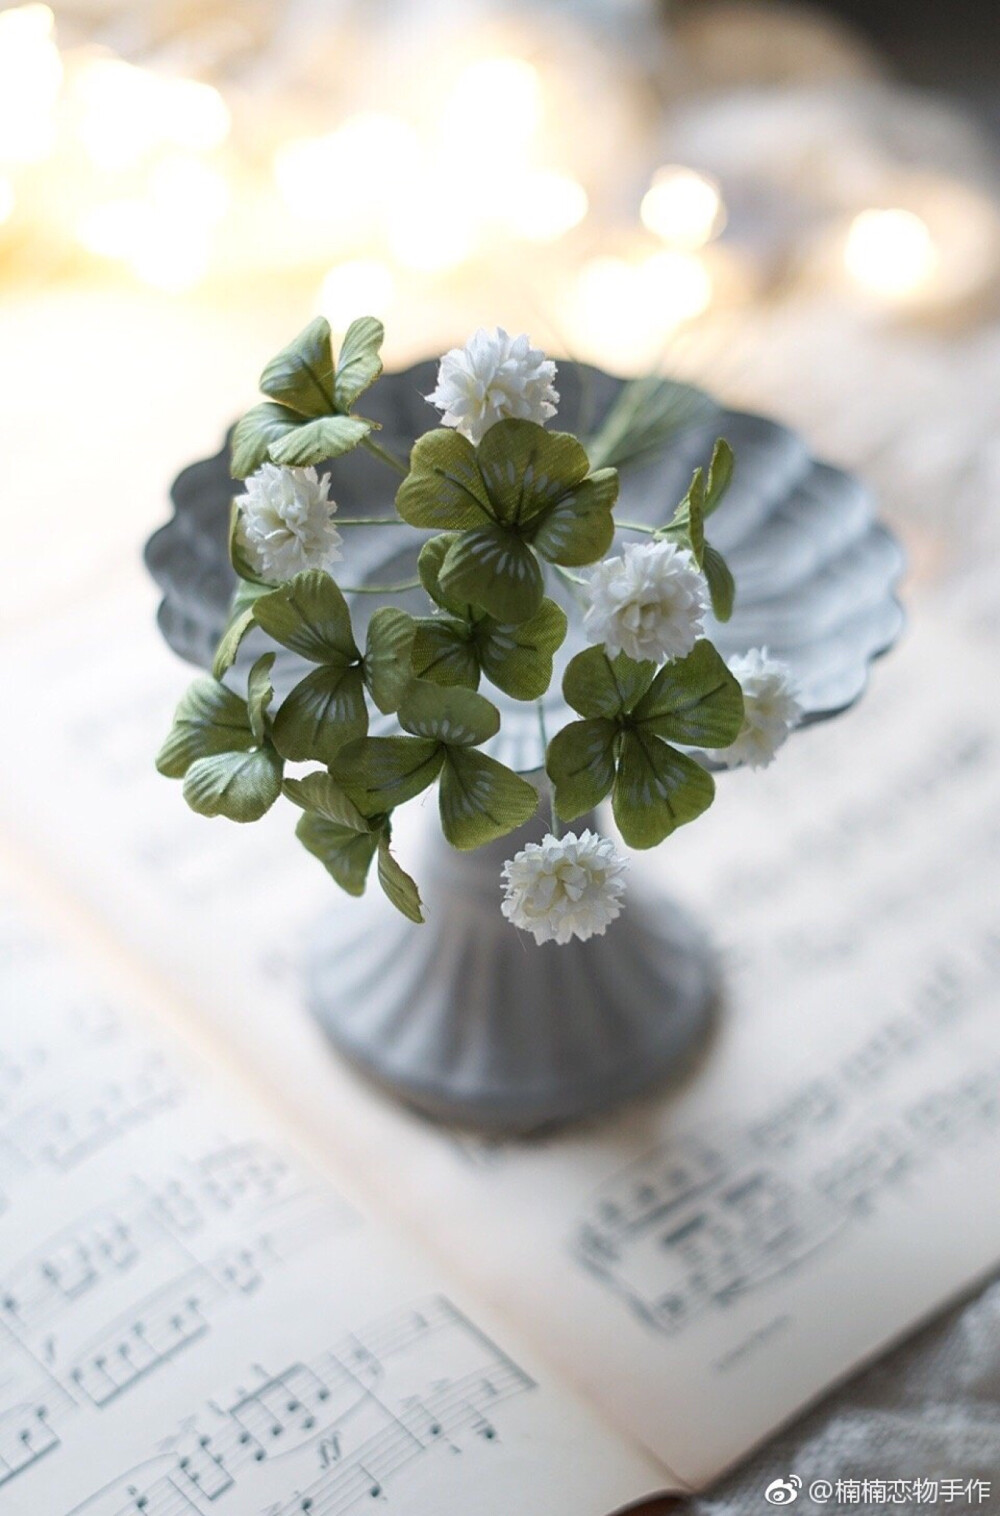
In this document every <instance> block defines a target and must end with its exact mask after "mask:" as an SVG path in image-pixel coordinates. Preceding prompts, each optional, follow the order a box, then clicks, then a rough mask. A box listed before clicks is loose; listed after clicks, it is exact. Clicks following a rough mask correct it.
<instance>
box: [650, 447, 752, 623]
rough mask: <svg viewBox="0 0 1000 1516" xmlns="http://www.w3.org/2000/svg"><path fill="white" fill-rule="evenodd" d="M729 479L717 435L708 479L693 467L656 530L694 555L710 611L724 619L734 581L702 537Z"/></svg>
mask: <svg viewBox="0 0 1000 1516" xmlns="http://www.w3.org/2000/svg"><path fill="white" fill-rule="evenodd" d="M732 478H733V450H732V448H731V447H730V446H729V443H728V442H727V441H726V440H725V438H724V437H720V438H719V440H718V441H717V442H716V444H715V447H714V449H713V450H712V461H711V462H710V464H709V466H708V478H707V479H706V478H705V473H704V470H703V469H701V468H696V469H695V471H694V474H693V475H692V477H691V483H690V485H689V486H688V492H687V494H686V495H685V496H684V499H683V500H682V501H681V503H680V505H679V506H678V507H677V509H676V511H675V512H674V515H673V518H672V520H671V521H670V524H669V525H668V526H666V527H664V528H663V529H662V530H661V531H659V532H657V533H656V535H657V536H658V537H666V538H668V539H670V540H671V541H673V542H678V543H680V545H681V546H682V547H687V548H689V549H690V550H691V552H692V553H693V554H694V557H695V561H696V562H697V564H698V567H699V568H700V569H701V570H702V572H703V573H704V575H705V579H706V581H707V583H708V593H709V595H710V596H711V600H712V610H713V612H714V613H715V616H716V618H717V619H718V620H719V621H728V620H729V618H730V616H731V615H732V614H733V603H734V601H735V599H736V583H735V581H734V579H733V576H732V574H731V572H730V570H729V566H728V564H727V563H726V560H725V559H724V558H723V556H722V554H721V553H720V552H719V551H718V549H717V548H714V547H712V545H711V544H710V543H709V542H706V540H705V519H706V517H708V516H710V515H711V514H712V512H713V511H716V510H718V508H719V506H720V505H721V504H722V498H723V496H724V495H725V493H726V491H727V489H728V488H729V486H730V484H731V482H732Z"/></svg>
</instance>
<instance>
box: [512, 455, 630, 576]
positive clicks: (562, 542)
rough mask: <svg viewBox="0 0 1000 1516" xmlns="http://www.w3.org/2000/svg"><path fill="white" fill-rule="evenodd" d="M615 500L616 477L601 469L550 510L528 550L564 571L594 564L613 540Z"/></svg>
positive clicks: (610, 471) (609, 471) (612, 471)
mask: <svg viewBox="0 0 1000 1516" xmlns="http://www.w3.org/2000/svg"><path fill="white" fill-rule="evenodd" d="M487 435H489V434H487ZM617 499H618V475H617V473H616V472H615V470H614V469H601V470H600V472H599V473H596V474H592V475H591V476H590V478H589V479H584V480H583V481H582V482H581V483H580V484H578V485H576V487H575V488H574V489H572V490H570V491H569V492H568V493H567V494H565V495H563V496H562V498H561V499H560V500H558V501H557V502H556V504H555V505H553V506H552V508H551V510H549V511H548V512H547V514H546V515H545V517H544V518H543V520H542V521H541V524H540V525H539V526H538V528H537V530H536V531H535V532H534V533H533V534H532V535H531V538H530V540H531V543H532V546H533V547H534V548H535V550H536V551H537V552H539V553H541V555H542V557H543V558H547V559H548V560H549V562H550V563H561V564H564V565H566V566H567V567H575V566H578V565H579V564H583V563H595V562H596V561H597V559H598V558H603V557H604V554H605V553H606V552H607V550H608V548H609V547H610V546H611V543H612V540H613V539H614V535H615V523H614V517H613V516H612V514H611V511H612V507H613V506H614V503H615V501H616V500H617Z"/></svg>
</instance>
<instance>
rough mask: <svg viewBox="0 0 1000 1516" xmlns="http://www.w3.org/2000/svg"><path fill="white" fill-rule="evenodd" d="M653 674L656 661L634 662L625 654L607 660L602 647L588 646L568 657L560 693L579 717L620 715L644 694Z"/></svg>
mask: <svg viewBox="0 0 1000 1516" xmlns="http://www.w3.org/2000/svg"><path fill="white" fill-rule="evenodd" d="M655 673H656V664H655V663H648V662H643V663H637V662H636V661H635V659H634V658H630V657H629V656H628V654H627V653H619V654H618V656H617V658H614V659H610V658H609V657H608V655H607V653H606V652H605V651H604V649H603V647H588V648H585V649H584V651H583V652H582V653H577V655H576V657H575V658H572V659H571V660H570V662H569V665H568V667H567V669H566V673H565V674H564V675H563V686H562V687H563V694H564V695H565V697H566V701H567V703H568V704H569V705H571V706H572V707H573V709H574V710H575V711H579V713H580V715H581V716H606V717H615V716H620V715H622V714H623V713H624V712H626V711H629V710H631V709H632V707H633V706H634V705H635V704H636V702H637V701H638V700H639V699H641V697H642V696H643V695H644V694H645V693H646V691H647V690H648V689H649V686H650V685H651V684H652V682H653V676H654V674H655Z"/></svg>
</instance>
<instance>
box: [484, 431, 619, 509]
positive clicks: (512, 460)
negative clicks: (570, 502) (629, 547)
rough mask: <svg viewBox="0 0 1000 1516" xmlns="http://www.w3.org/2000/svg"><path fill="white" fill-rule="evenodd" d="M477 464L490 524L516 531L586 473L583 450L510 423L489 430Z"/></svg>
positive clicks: (559, 436)
mask: <svg viewBox="0 0 1000 1516" xmlns="http://www.w3.org/2000/svg"><path fill="white" fill-rule="evenodd" d="M476 458H477V462H478V465H479V470H480V473H481V474H482V477H483V480H484V482H485V485H486V488H487V491H488V494H489V500H490V503H491V508H492V514H493V517H494V519H495V520H496V521H498V522H500V523H501V524H502V525H504V526H515V527H522V526H527V525H528V523H529V522H531V521H533V520H535V519H536V518H537V517H539V516H541V515H543V514H544V513H545V512H547V511H550V510H551V509H552V508H553V506H555V505H556V503H557V502H558V501H560V500H562V499H563V498H564V496H565V495H566V492H567V491H568V490H570V489H572V487H573V486H574V485H578V484H579V483H580V481H581V480H582V479H585V478H586V476H587V472H588V470H589V468H590V460H589V458H588V457H587V453H586V450H585V448H584V447H583V445H582V443H580V442H578V441H577V439H576V438H575V437H574V436H572V435H571V434H570V433H569V432H550V431H546V429H545V427H543V426H539V425H538V423H537V422H535V421H521V420H519V419H517V418H514V417H510V418H508V419H507V420H504V421H499V422H497V423H496V424H495V425H493V426H491V427H490V429H489V431H488V432H487V433H486V435H485V436H484V437H483V440H482V442H481V443H480V444H479V447H478V449H477V450H476ZM609 472H611V471H609Z"/></svg>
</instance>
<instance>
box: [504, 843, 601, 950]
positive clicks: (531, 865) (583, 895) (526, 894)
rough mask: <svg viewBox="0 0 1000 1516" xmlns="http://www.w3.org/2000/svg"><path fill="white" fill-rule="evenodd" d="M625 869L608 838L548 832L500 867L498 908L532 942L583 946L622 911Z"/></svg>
mask: <svg viewBox="0 0 1000 1516" xmlns="http://www.w3.org/2000/svg"><path fill="white" fill-rule="evenodd" d="M627 867H628V864H627V863H626V861H625V859H624V858H620V857H619V856H618V854H617V853H616V852H615V847H614V843H613V842H611V841H610V840H609V839H608V838H607V837H598V836H597V835H596V833H594V832H590V831H587V832H582V833H581V835H580V836H579V837H577V836H576V834H575V833H574V832H567V833H566V834H565V836H564V837H554V836H553V835H552V833H551V832H550V833H549V835H548V836H547V837H543V839H542V841H541V842H529V843H528V845H527V847H524V848H522V849H521V851H520V852H519V853H517V854H515V856H514V857H513V858H511V859H510V860H509V862H507V863H505V864H504V868H503V876H502V877H503V881H504V885H505V894H504V899H503V903H502V905H501V907H500V909H501V910H502V911H503V914H504V915H505V916H506V918H507V920H508V921H510V922H513V924H514V926H517V927H520V928H521V930H522V931H524V932H530V933H531V934H532V936H533V937H534V939H535V941H536V942H559V943H567V942H569V940H570V939H571V938H572V937H579V939H580V941H581V942H586V941H587V938H588V937H593V936H598V937H601V936H603V935H604V932H605V930H606V929H607V927H608V926H609V924H610V923H611V922H612V921H614V919H615V917H616V916H618V915H619V914H620V913H621V909H622V895H623V894H624V892H625V880H624V878H623V877H622V876H623V874H624V872H625V870H626V868H627Z"/></svg>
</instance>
